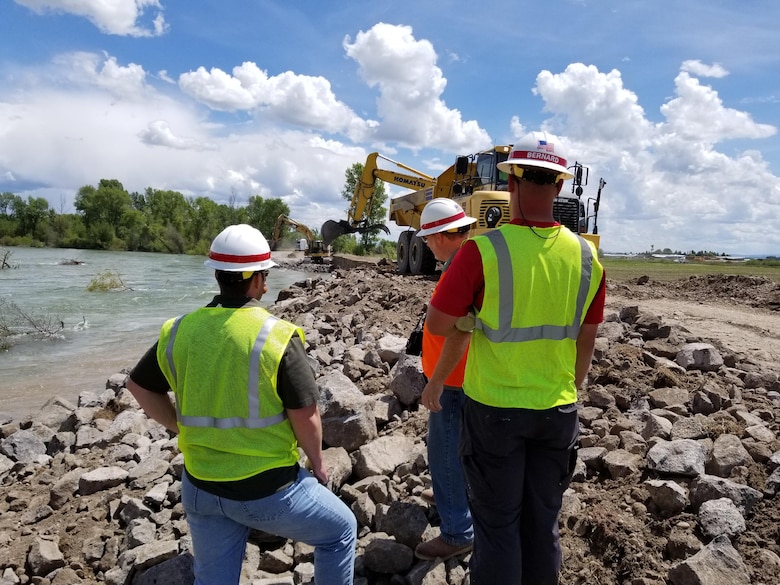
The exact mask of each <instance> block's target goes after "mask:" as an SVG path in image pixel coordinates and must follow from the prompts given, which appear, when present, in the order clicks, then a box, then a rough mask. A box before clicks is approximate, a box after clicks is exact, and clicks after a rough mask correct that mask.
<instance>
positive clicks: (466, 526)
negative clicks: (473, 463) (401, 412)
mask: <svg viewBox="0 0 780 585" xmlns="http://www.w3.org/2000/svg"><path fill="white" fill-rule="evenodd" d="M439 402H440V403H441V410H440V411H439V412H432V413H431V414H430V415H429V416H428V465H429V467H430V469H431V479H432V480H433V496H434V498H435V500H436V509H437V510H438V512H439V517H440V518H441V537H442V540H443V541H444V542H446V543H447V544H451V545H453V546H464V545H466V544H470V543H471V542H472V541H473V540H474V528H473V526H472V524H471V512H470V511H469V501H468V497H467V495H466V482H465V479H464V476H463V468H462V467H461V463H460V457H459V456H458V444H459V443H460V425H461V416H462V412H463V404H464V402H465V395H464V394H463V391H462V390H454V389H450V388H449V387H447V386H445V387H444V392H442V393H441V398H440V400H439Z"/></svg>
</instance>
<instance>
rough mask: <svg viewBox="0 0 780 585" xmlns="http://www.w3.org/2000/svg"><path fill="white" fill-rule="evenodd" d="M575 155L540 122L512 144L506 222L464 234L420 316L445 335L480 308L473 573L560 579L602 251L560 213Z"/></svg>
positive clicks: (470, 439)
mask: <svg viewBox="0 0 780 585" xmlns="http://www.w3.org/2000/svg"><path fill="white" fill-rule="evenodd" d="M568 167H569V161H568V160H567V158H566V155H565V153H564V148H563V146H562V144H561V141H560V139H559V138H558V137H556V136H553V135H551V134H548V133H546V132H532V133H530V134H527V135H526V136H524V137H523V138H521V139H520V140H519V141H518V143H517V144H515V145H514V146H513V147H512V150H511V152H510V153H509V157H508V159H507V160H506V161H504V162H500V163H498V169H499V171H501V172H504V173H506V174H507V176H508V187H509V193H510V205H511V217H512V220H511V222H510V223H509V224H505V225H503V226H501V227H499V228H497V229H495V230H492V231H490V232H487V233H486V234H484V235H481V236H476V237H474V238H472V239H470V240H469V241H467V242H466V243H465V244H464V245H463V247H462V248H461V249H460V251H459V252H458V254H457V255H456V256H455V258H454V259H453V261H452V263H451V265H450V268H449V270H448V274H447V278H446V279H444V280H442V282H441V283H440V284H439V289H440V290H439V294H437V295H436V297H435V298H434V299H432V301H431V303H430V305H429V308H428V314H427V318H426V326H427V327H428V328H429V329H430V331H431V332H432V333H434V334H436V335H444V336H450V335H452V334H455V333H456V332H457V331H459V327H460V326H461V325H460V324H461V323H462V318H463V317H465V316H467V315H468V314H469V313H470V312H471V311H472V310H474V309H475V310H476V317H475V319H474V330H473V332H472V335H471V341H470V345H469V350H468V359H467V362H466V372H465V377H464V381H463V389H464V392H465V394H466V403H465V405H464V409H463V428H462V429H461V433H462V436H461V447H460V448H461V457H462V464H463V469H464V472H465V475H466V485H467V487H468V490H469V501H470V504H471V513H472V518H473V521H474V551H473V553H472V556H471V561H470V579H471V584H472V585H494V584H495V583H506V584H517V583H522V584H523V585H526V584H533V585H557V583H558V574H559V572H560V568H561V550H560V539H559V535H558V514H559V512H560V509H561V504H562V499H563V492H564V491H565V490H566V488H567V487H568V485H569V482H570V480H571V476H572V473H573V471H574V465H575V463H576V460H577V451H576V448H577V442H578V433H579V421H578V416H577V404H576V403H577V389H578V388H579V387H580V386H581V385H582V384H583V382H584V381H585V378H586V376H587V372H588V369H589V368H590V363H591V359H592V356H593V347H594V344H595V339H596V333H597V329H598V324H599V323H600V322H601V321H602V320H603V313H604V297H605V292H604V291H605V279H604V269H603V267H602V266H601V264H600V263H599V261H598V253H597V250H596V249H595V248H594V247H593V245H592V244H591V243H590V242H588V241H586V240H585V239H583V238H581V237H580V236H579V235H577V234H574V233H572V232H571V231H569V230H568V229H567V228H566V227H565V226H562V225H560V224H559V223H558V222H556V221H555V218H554V216H553V202H554V200H555V198H556V197H557V196H558V194H559V193H560V191H561V188H562V187H563V182H564V181H565V180H568V179H571V178H572V174H571V173H570V172H569V170H568ZM461 328H462V327H461Z"/></svg>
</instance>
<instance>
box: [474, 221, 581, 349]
mask: <svg viewBox="0 0 780 585" xmlns="http://www.w3.org/2000/svg"><path fill="white" fill-rule="evenodd" d="M485 237H486V238H488V239H489V240H490V242H491V243H492V244H493V249H494V250H495V252H496V259H497V264H498V266H497V269H498V329H493V328H491V327H489V326H488V325H486V324H485V323H484V322H483V321H482V320H481V319H480V318H479V317H477V320H476V324H475V328H476V329H479V330H481V331H482V332H483V333H484V334H485V337H487V339H488V340H489V341H491V342H493V343H501V342H504V341H509V342H519V341H535V340H537V339H549V340H551V341H562V340H564V339H577V336H578V335H579V332H580V323H581V322H582V313H583V311H584V310H585V303H586V302H587V300H588V291H589V290H590V280H591V277H592V275H593V253H592V252H591V249H590V246H589V245H588V243H587V242H586V241H585V239H584V238H582V237H580V236H577V239H578V240H579V243H580V254H581V262H582V267H581V276H580V288H579V290H578V291H577V304H576V307H575V312H574V320H573V321H572V323H571V324H569V325H536V326H534V327H512V313H513V310H514V298H515V294H514V286H515V282H514V274H513V271H512V258H511V256H510V254H509V245H508V244H507V241H506V238H505V237H504V234H503V233H501V231H500V230H493V231H491V232H488V233H487V234H485Z"/></svg>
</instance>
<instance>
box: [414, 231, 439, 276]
mask: <svg viewBox="0 0 780 585" xmlns="http://www.w3.org/2000/svg"><path fill="white" fill-rule="evenodd" d="M409 271H410V272H411V273H412V274H433V273H434V272H435V271H436V258H435V257H434V255H433V252H431V250H430V248H428V246H426V245H425V243H423V241H422V240H421V239H420V238H418V237H417V236H412V241H411V243H410V244H409Z"/></svg>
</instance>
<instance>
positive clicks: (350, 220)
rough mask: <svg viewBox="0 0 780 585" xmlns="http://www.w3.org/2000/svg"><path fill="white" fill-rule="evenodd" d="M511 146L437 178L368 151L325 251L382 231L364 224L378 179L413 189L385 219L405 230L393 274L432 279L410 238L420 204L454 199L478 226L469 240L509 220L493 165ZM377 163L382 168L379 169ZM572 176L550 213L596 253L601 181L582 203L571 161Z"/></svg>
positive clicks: (326, 234)
mask: <svg viewBox="0 0 780 585" xmlns="http://www.w3.org/2000/svg"><path fill="white" fill-rule="evenodd" d="M511 151H512V146H511V145H505V146H494V147H493V148H491V149H489V150H484V151H481V152H478V153H476V154H471V155H467V156H458V157H456V159H455V164H453V165H451V166H450V167H448V168H447V169H445V170H444V171H443V172H442V173H441V174H440V175H439V176H438V177H432V176H430V175H428V174H426V173H423V172H421V171H418V170H416V169H414V168H412V167H410V166H407V165H405V164H402V163H399V162H396V161H394V160H392V159H390V158H387V157H385V156H382V155H381V154H379V153H377V152H373V153H371V154H369V155H368V157H367V158H366V162H365V165H364V166H363V174H362V175H361V177H360V180H359V181H358V183H357V185H356V186H355V192H354V195H353V196H352V201H351V203H350V207H349V210H348V212H347V220H340V221H333V220H328V221H326V222H325V223H324V224H323V225H322V229H321V232H322V236H323V241H324V244H325V245H326V246H327V245H329V244H330V243H331V242H332V241H333V240H335V239H336V238H337V237H339V236H341V235H344V234H348V233H355V232H359V233H363V232H366V231H375V230H378V229H383V230H384V231H385V232H387V233H388V234H389V233H390V230H389V229H388V228H387V226H385V225H382V224H378V225H377V224H374V225H369V224H368V217H369V213H370V211H371V205H372V203H373V196H374V181H376V180H382V181H385V182H386V183H389V184H391V185H397V186H400V187H406V188H408V189H412V190H413V191H412V192H410V193H406V194H403V195H400V196H398V197H395V198H393V199H391V200H390V206H389V210H388V211H389V217H390V220H391V221H394V222H395V223H396V225H398V226H405V227H409V228H410V229H408V230H406V231H403V232H401V234H400V236H399V238H398V242H397V243H396V264H397V271H398V272H399V273H401V274H405V273H411V274H431V273H433V272H434V271H435V270H436V259H435V258H434V256H433V254H432V253H431V251H430V250H429V249H428V247H427V246H426V245H425V244H424V243H423V241H422V240H421V239H420V238H419V237H417V236H416V235H415V234H416V233H417V232H418V231H419V229H420V214H421V213H422V210H423V208H424V207H425V205H426V204H427V203H428V202H429V201H430V200H432V199H434V198H436V197H448V198H450V199H453V200H455V201H456V202H457V203H458V204H459V205H460V206H461V207H462V208H463V210H464V211H465V212H466V215H469V216H471V217H475V218H476V219H477V223H476V224H474V228H473V229H472V234H473V235H479V234H482V233H484V232H486V231H488V230H491V229H493V228H496V227H498V226H500V225H502V224H504V223H506V222H508V221H509V220H510V211H509V192H508V179H507V175H506V173H504V172H501V171H499V170H498V168H497V167H496V165H497V164H498V163H500V162H504V161H506V160H507V158H508V156H509V153H510V152H511ZM379 161H384V162H383V163H382V164H383V166H385V167H388V166H389V167H391V168H390V169H387V168H380V167H379ZM569 169H570V170H571V174H572V175H574V179H573V182H572V188H571V189H572V196H564V195H563V194H561V196H559V197H558V198H557V199H556V200H555V209H554V214H555V218H556V220H557V221H559V222H560V223H561V224H563V225H565V226H566V227H568V228H569V229H570V230H572V231H573V232H575V233H579V234H580V235H582V236H583V237H585V238H586V239H589V240H591V241H593V243H594V244H595V245H596V248H597V249H598V246H599V236H598V227H597V224H596V221H597V216H598V209H599V202H600V199H601V190H602V189H603V188H604V186H605V185H606V182H605V181H604V180H603V179H601V180H600V181H599V188H598V194H597V195H596V197H595V198H591V197H587V198H585V199H584V200H583V187H584V186H586V185H587V183H588V167H585V166H583V165H581V164H580V163H578V162H575V163H574V165H572V166H571V167H569Z"/></svg>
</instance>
